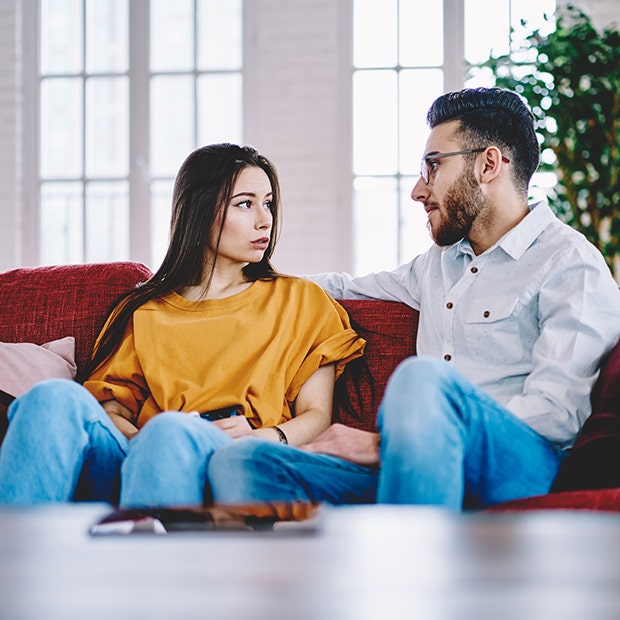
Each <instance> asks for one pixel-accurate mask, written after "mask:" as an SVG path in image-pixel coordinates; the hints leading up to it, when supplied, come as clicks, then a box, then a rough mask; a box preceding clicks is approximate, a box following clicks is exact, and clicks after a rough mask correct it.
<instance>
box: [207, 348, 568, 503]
mask: <svg viewBox="0 0 620 620" xmlns="http://www.w3.org/2000/svg"><path fill="white" fill-rule="evenodd" d="M378 425H379V430H380V433H381V469H380V471H379V472H377V471H375V470H373V469H368V468H365V467H361V466H357V465H354V464H352V463H348V462H346V461H343V460H341V459H338V458H335V457H331V456H326V455H317V454H311V453H308V452H304V451H303V450H300V449H297V448H293V447H290V446H282V445H279V444H273V443H268V442H259V441H255V440H252V441H247V440H246V441H238V442H234V443H231V444H229V445H228V446H226V447H224V448H223V449H221V450H219V451H218V453H217V454H216V455H215V456H214V457H213V459H212V460H211V462H210V464H209V479H210V481H211V488H212V492H213V497H214V499H215V500H216V501H222V502H232V503H246V502H265V501H294V500H297V501H319V502H320V501H325V502H329V503H332V504H343V503H355V502H370V501H375V500H376V501H377V502H380V503H387V504H427V505H438V506H445V507H447V508H451V509H454V510H460V509H462V508H463V507H466V508H483V507H485V506H489V505H492V504H496V503H499V502H503V501H508V500H512V499H517V498H521V497H527V496H532V495H537V494H542V493H546V492H548V491H549V489H550V487H551V484H552V482H553V479H554V478H555V476H556V474H557V471H558V468H559V466H560V463H561V462H562V459H563V458H564V453H563V452H562V451H561V450H560V449H559V448H558V447H557V446H555V445H553V444H551V443H550V442H549V441H547V440H546V439H545V438H543V437H541V436H540V435H538V434H537V433H536V432H535V431H533V430H532V429H531V428H530V427H529V426H527V425H526V424H525V423H523V422H522V421H520V420H518V419H517V418H515V417H514V416H513V415H512V414H511V413H510V412H509V411H508V410H506V409H505V408H504V407H502V406H501V405H499V404H498V403H497V402H495V401H494V400H493V399H492V398H491V397H489V396H488V395H487V394H486V393H484V392H483V391H482V390H480V389H479V388H477V387H476V386H474V385H473V384H472V383H471V382H470V381H468V380H467V379H465V378H464V377H463V376H461V375H460V374H459V373H458V372H456V371H455V370H454V369H453V368H452V367H451V366H449V365H448V364H446V363H445V362H443V361H440V360H435V359H429V358H417V357H414V358H409V359H408V360H405V361H404V362H403V363H402V364H401V365H400V366H399V367H398V368H397V369H396V371H395V372H394V374H393V375H392V377H391V378H390V381H389V382H388V385H387V387H386V391H385V395H384V397H383V401H382V404H381V407H380V409H379V416H378Z"/></svg>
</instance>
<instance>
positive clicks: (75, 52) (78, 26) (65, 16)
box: [40, 0, 83, 74]
mask: <svg viewBox="0 0 620 620" xmlns="http://www.w3.org/2000/svg"><path fill="white" fill-rule="evenodd" d="M82 40H83V39H82V0H41V60H40V62H41V73H43V74H49V73H79V72H80V71H81V70H82Z"/></svg>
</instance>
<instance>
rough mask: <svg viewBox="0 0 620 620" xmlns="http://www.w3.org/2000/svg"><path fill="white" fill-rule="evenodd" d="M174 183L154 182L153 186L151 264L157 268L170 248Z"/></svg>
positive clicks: (170, 181)
mask: <svg viewBox="0 0 620 620" xmlns="http://www.w3.org/2000/svg"><path fill="white" fill-rule="evenodd" d="M173 185H174V181H172V180H169V181H154V182H153V183H152V184H151V264H152V265H154V266H155V268H156V267H158V266H159V265H161V262H162V260H163V258H164V255H165V254H166V249H167V248H168V239H169V235H170V214H171V210H172V188H173Z"/></svg>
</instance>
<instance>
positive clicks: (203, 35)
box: [197, 0, 242, 71]
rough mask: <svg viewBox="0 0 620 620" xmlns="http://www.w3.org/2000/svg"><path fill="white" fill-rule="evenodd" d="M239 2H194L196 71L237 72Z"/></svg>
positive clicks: (239, 52)
mask: <svg viewBox="0 0 620 620" xmlns="http://www.w3.org/2000/svg"><path fill="white" fill-rule="evenodd" d="M241 22H242V20H241V0H198V20H197V30H198V41H197V46H198V69H199V70H201V71H204V70H205V69H239V68H241V50H242V43H241V32H242V28H241Z"/></svg>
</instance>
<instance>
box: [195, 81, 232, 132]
mask: <svg viewBox="0 0 620 620" xmlns="http://www.w3.org/2000/svg"><path fill="white" fill-rule="evenodd" d="M241 109H242V101H241V75H240V74H238V73H234V74H230V75H222V74H220V75H203V76H201V77H199V78H198V110H199V117H198V142H199V144H211V143H214V142H234V143H236V144H239V142H241V140H242V131H241Z"/></svg>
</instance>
